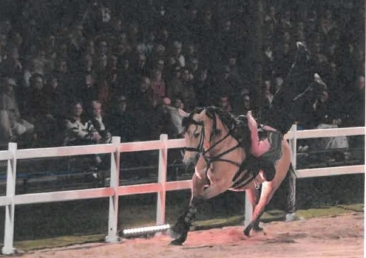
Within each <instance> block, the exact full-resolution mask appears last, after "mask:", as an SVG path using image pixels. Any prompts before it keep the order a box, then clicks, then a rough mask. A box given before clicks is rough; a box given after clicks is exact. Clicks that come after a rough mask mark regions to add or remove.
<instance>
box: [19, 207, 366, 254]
mask: <svg viewBox="0 0 366 258" xmlns="http://www.w3.org/2000/svg"><path fill="white" fill-rule="evenodd" d="M363 218H364V216H363V213H360V212H359V213H349V214H345V215H340V216H333V217H321V218H312V219H307V220H301V221H295V222H290V223H285V222H271V223H267V224H263V227H264V231H263V232H257V233H254V234H252V235H251V237H250V238H245V237H244V236H243V234H242V230H243V227H225V228H221V229H212V230H204V231H194V232H190V234H189V235H188V240H187V242H186V243H185V244H184V245H183V246H169V245H168V244H169V241H170V239H169V238H168V237H167V236H164V235H162V236H156V237H154V238H151V239H142V238H139V239H128V240H124V241H123V242H121V243H119V244H106V243H93V244H85V245H75V246H70V247H66V248H58V249H48V250H39V251H34V252H32V253H26V254H23V255H22V257H23V258H35V257H37V258H49V257H54V258H61V257H62V258H63V257H65V258H73V257H90V258H97V257H98V258H99V257H107V258H115V257H116V258H117V257H118V258H124V257H126V258H127V257H128V258H140V257H142V258H150V257H159V258H160V257H162V258H173V257H177V258H178V257H179V258H201V257H208V258H239V257H240V258H242V257H250V258H264V257H271V258H275V257H281V258H282V257H292V258H293V257H311V258H318V257H332V258H334V257H342V258H360V257H363V222H364V220H363Z"/></svg>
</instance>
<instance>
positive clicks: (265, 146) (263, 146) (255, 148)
mask: <svg viewBox="0 0 366 258" xmlns="http://www.w3.org/2000/svg"><path fill="white" fill-rule="evenodd" d="M247 119H248V127H249V130H250V136H251V141H252V146H251V147H252V150H251V151H252V154H253V155H254V156H256V157H259V156H262V155H263V154H264V153H266V152H267V151H268V150H269V149H270V147H271V146H270V144H269V142H268V140H263V141H259V136H258V124H257V121H255V119H254V118H253V116H252V112H251V111H248V113H247Z"/></svg>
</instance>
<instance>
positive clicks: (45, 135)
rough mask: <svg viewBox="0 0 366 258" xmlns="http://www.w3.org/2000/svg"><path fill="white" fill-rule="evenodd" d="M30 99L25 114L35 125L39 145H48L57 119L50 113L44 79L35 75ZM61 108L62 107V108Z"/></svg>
mask: <svg viewBox="0 0 366 258" xmlns="http://www.w3.org/2000/svg"><path fill="white" fill-rule="evenodd" d="M28 93H29V94H28V98H27V101H26V102H25V103H26V104H25V106H24V111H23V112H24V114H25V116H26V118H27V119H28V121H30V122H31V123H33V124H34V129H35V133H36V134H37V141H38V144H41V145H44V144H47V141H48V140H49V139H50V137H52V136H51V133H52V131H53V130H52V129H54V128H55V121H56V120H55V118H54V117H53V116H52V115H51V114H50V113H49V112H50V111H49V110H48V103H49V102H48V101H47V93H46V90H45V88H44V78H43V76H42V75H41V74H38V73H35V74H33V75H32V76H31V78H30V88H29V92H28ZM57 104H59V105H61V104H62V103H57ZM60 107H61V106H60Z"/></svg>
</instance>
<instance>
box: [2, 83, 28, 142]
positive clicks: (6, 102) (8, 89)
mask: <svg viewBox="0 0 366 258" xmlns="http://www.w3.org/2000/svg"><path fill="white" fill-rule="evenodd" d="M16 86H17V84H16V82H15V80H14V79H12V78H5V79H4V81H3V87H2V89H1V93H0V111H1V127H2V130H1V132H2V137H1V138H2V139H3V140H4V141H5V142H7V141H15V140H17V139H19V138H20V137H22V138H23V137H25V140H31V139H33V138H32V136H33V132H34V125H33V124H31V123H29V122H28V121H26V120H24V119H23V118H22V117H21V115H20V112H19V107H18V102H17V99H16V96H15V89H14V88H15V87H16Z"/></svg>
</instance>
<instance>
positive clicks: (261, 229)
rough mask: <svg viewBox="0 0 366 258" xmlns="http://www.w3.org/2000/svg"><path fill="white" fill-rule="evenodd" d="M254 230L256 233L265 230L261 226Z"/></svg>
mask: <svg viewBox="0 0 366 258" xmlns="http://www.w3.org/2000/svg"><path fill="white" fill-rule="evenodd" d="M253 230H254V231H256V232H260V231H263V228H261V227H260V226H258V225H257V226H255V227H253Z"/></svg>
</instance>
